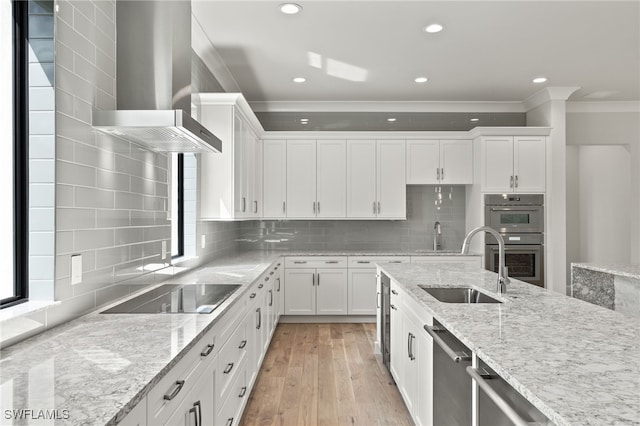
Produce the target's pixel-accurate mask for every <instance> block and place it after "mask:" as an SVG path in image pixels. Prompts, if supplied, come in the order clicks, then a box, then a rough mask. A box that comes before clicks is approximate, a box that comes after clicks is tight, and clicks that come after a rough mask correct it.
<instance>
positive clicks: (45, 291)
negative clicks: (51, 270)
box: [29, 279, 54, 300]
mask: <svg viewBox="0 0 640 426" xmlns="http://www.w3.org/2000/svg"><path fill="white" fill-rule="evenodd" d="M53 286H54V280H53V279H48V280H35V279H29V300H54V290H53Z"/></svg>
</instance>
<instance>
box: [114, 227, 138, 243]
mask: <svg viewBox="0 0 640 426" xmlns="http://www.w3.org/2000/svg"><path fill="white" fill-rule="evenodd" d="M114 232H115V240H114V242H115V245H124V244H134V243H141V242H142V241H144V240H143V233H142V228H118V229H115V230H114Z"/></svg>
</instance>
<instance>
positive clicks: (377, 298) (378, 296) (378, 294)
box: [376, 292, 380, 309]
mask: <svg viewBox="0 0 640 426" xmlns="http://www.w3.org/2000/svg"><path fill="white" fill-rule="evenodd" d="M376 309H380V292H378V293H377V294H376Z"/></svg>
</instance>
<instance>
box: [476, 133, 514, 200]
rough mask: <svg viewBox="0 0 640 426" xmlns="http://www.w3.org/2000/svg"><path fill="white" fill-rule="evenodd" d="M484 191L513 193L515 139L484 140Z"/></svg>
mask: <svg viewBox="0 0 640 426" xmlns="http://www.w3.org/2000/svg"><path fill="white" fill-rule="evenodd" d="M481 157H482V190H483V191H484V192H511V191H513V188H512V186H511V183H512V178H513V137H511V136H504V137H497V136H496V137H485V138H482V155H481Z"/></svg>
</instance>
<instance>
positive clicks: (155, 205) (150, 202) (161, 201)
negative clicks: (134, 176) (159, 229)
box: [144, 195, 168, 211]
mask: <svg viewBox="0 0 640 426" xmlns="http://www.w3.org/2000/svg"><path fill="white" fill-rule="evenodd" d="M167 201H168V200H167V199H166V198H164V197H153V196H149V195H145V196H144V209H145V210H152V211H165V210H166V209H167V204H168V203H167Z"/></svg>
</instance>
